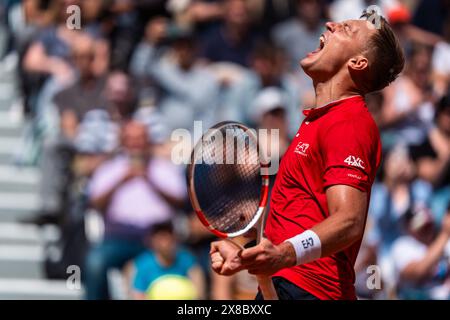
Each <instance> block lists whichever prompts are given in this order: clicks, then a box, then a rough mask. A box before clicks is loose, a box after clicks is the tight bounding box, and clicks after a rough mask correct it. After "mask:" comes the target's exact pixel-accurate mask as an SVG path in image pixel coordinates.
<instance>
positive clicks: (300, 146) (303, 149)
mask: <svg viewBox="0 0 450 320" xmlns="http://www.w3.org/2000/svg"><path fill="white" fill-rule="evenodd" d="M308 148H309V143H303V142H299V143H298V144H297V147H295V150H294V152H295V153H298V154H300V155H302V156H306V150H308Z"/></svg>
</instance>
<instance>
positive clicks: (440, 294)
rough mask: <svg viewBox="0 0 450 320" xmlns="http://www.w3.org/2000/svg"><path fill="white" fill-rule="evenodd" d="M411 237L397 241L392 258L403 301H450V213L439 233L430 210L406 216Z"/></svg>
mask: <svg viewBox="0 0 450 320" xmlns="http://www.w3.org/2000/svg"><path fill="white" fill-rule="evenodd" d="M405 224H406V228H407V230H408V233H407V235H405V236H403V237H400V238H399V239H397V240H396V241H395V243H394V245H393V248H392V257H393V261H394V264H395V267H396V271H397V273H398V279H399V284H398V294H399V297H400V298H401V299H414V300H418V299H442V300H448V299H450V241H449V239H450V210H447V214H446V216H445V217H444V219H443V222H442V228H441V230H440V231H439V232H436V229H435V225H434V222H433V218H432V216H431V214H430V212H429V210H428V209H427V208H426V207H416V208H413V209H412V210H410V211H409V212H408V213H407V214H406V216H405Z"/></svg>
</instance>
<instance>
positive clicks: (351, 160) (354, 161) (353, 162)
mask: <svg viewBox="0 0 450 320" xmlns="http://www.w3.org/2000/svg"><path fill="white" fill-rule="evenodd" d="M344 162H345V163H346V164H348V165H349V166H353V167H358V168H361V169H365V167H364V161H362V160H361V159H360V158H357V157H355V156H348V157H347V158H346V159H345V160H344Z"/></svg>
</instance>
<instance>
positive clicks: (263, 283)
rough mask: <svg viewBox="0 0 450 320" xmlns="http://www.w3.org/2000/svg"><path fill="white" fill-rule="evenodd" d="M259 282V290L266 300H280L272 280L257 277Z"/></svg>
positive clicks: (265, 277)
mask: <svg viewBox="0 0 450 320" xmlns="http://www.w3.org/2000/svg"><path fill="white" fill-rule="evenodd" d="M256 279H257V280H258V284H259V289H260V290H261V293H262V295H263V297H264V300H278V295H277V292H276V291H275V287H274V286H273V282H272V279H271V278H270V277H267V276H256Z"/></svg>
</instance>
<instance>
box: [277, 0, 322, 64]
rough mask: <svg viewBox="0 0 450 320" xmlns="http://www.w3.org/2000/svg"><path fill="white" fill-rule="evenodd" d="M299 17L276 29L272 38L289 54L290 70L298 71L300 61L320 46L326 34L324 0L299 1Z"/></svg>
mask: <svg viewBox="0 0 450 320" xmlns="http://www.w3.org/2000/svg"><path fill="white" fill-rule="evenodd" d="M297 1H298V2H297V3H298V5H297V17H295V18H291V19H289V20H287V21H285V22H282V23H281V24H280V25H278V26H277V27H275V29H274V30H273V33H272V37H273V39H274V41H275V43H276V44H277V45H278V46H280V47H281V48H282V49H283V50H284V51H285V52H286V54H287V56H288V60H289V68H290V69H292V70H297V69H298V66H299V59H301V58H302V57H306V55H307V54H308V53H309V52H312V51H314V50H315V49H316V48H317V46H318V39H319V37H320V35H321V34H322V32H324V29H323V25H324V22H323V21H322V19H323V18H324V4H323V1H322V0H297Z"/></svg>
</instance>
